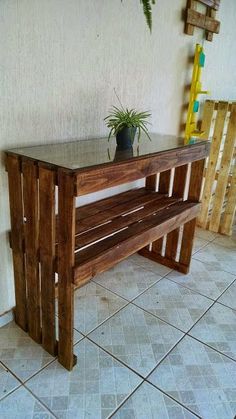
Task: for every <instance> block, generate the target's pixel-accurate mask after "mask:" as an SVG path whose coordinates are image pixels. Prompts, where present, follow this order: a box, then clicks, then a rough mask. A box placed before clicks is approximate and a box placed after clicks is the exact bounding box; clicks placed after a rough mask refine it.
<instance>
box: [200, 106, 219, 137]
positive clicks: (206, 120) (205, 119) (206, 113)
mask: <svg viewBox="0 0 236 419" xmlns="http://www.w3.org/2000/svg"><path fill="white" fill-rule="evenodd" d="M215 105H216V102H215V101H214V100H206V102H205V103H204V107H203V115H202V123H201V130H200V131H201V132H204V134H203V135H202V138H203V139H205V140H208V139H209V136H210V130H211V124H212V118H213V113H214V110H215Z"/></svg>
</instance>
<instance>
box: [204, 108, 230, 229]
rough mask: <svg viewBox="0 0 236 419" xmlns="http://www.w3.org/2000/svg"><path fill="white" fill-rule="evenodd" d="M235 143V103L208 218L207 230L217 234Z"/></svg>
mask: <svg viewBox="0 0 236 419" xmlns="http://www.w3.org/2000/svg"><path fill="white" fill-rule="evenodd" d="M235 142H236V102H234V103H233V104H232V108H231V114H230V120H229V125H228V130H227V135H226V139H225V144H224V150H223V154H222V159H221V166H220V172H219V178H218V181H217V186H216V190H215V196H214V200H213V209H212V214H211V218H210V224H209V230H211V231H214V232H218V231H219V226H220V219H221V209H222V205H223V202H224V196H225V193H226V188H227V184H228V176H229V171H230V165H231V160H232V156H233V152H234V147H235Z"/></svg>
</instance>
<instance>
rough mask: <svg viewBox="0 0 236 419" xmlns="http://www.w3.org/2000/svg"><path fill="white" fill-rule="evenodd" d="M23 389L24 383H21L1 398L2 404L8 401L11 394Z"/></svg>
mask: <svg viewBox="0 0 236 419" xmlns="http://www.w3.org/2000/svg"><path fill="white" fill-rule="evenodd" d="M21 387H23V383H19V385H18V386H17V387H14V388H13V389H11V390H9V391H8V393H6V394H4V396H2V397H0V403H1V402H2V401H3V400H4V399H6V398H7V397H8V396H10V394H12V393H14V391H16V390H18V389H19V388H21Z"/></svg>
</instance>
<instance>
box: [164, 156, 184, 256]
mask: <svg viewBox="0 0 236 419" xmlns="http://www.w3.org/2000/svg"><path fill="white" fill-rule="evenodd" d="M187 171H188V165H187V164H185V165H184V166H179V167H176V169H175V174H174V183H173V191H172V196H173V197H177V198H182V199H183V197H184V191H185V185H186V176H187ZM178 242H179V228H176V229H175V230H173V231H171V232H170V233H169V234H168V235H167V238H166V249H165V257H166V258H169V259H173V260H175V258H176V254H177V248H178Z"/></svg>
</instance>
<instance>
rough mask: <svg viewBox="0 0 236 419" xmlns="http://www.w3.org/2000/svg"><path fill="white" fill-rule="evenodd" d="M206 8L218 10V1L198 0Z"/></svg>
mask: <svg viewBox="0 0 236 419" xmlns="http://www.w3.org/2000/svg"><path fill="white" fill-rule="evenodd" d="M198 1H200V2H201V3H203V4H205V5H206V6H209V7H211V8H212V9H214V10H219V7H220V0H198Z"/></svg>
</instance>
